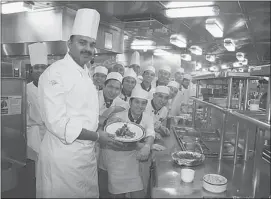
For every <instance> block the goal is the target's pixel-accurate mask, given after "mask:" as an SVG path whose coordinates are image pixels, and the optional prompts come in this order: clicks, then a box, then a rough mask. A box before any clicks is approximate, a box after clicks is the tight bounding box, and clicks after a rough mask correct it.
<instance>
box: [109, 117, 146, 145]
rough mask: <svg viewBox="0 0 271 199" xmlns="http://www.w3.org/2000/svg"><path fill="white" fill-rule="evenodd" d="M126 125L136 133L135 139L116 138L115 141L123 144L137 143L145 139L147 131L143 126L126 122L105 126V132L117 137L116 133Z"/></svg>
mask: <svg viewBox="0 0 271 199" xmlns="http://www.w3.org/2000/svg"><path fill="white" fill-rule="evenodd" d="M124 124H127V126H128V128H129V130H130V131H131V132H133V133H135V137H133V138H122V137H117V136H116V137H115V140H118V141H121V142H137V141H139V140H141V139H142V138H144V136H145V131H144V130H143V128H142V127H141V126H139V125H138V124H136V123H126V122H113V123H110V124H108V125H106V126H105V128H104V129H105V131H106V132H107V133H109V134H112V135H116V131H117V130H118V129H119V128H121V127H122V126H123V125H124Z"/></svg>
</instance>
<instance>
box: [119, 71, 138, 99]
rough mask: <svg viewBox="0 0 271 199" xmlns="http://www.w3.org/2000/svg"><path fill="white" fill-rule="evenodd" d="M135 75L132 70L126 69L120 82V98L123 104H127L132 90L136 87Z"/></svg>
mask: <svg viewBox="0 0 271 199" xmlns="http://www.w3.org/2000/svg"><path fill="white" fill-rule="evenodd" d="M136 81H137V75H136V73H135V72H134V70H133V69H132V68H127V69H126V70H125V73H124V77H123V80H122V90H121V94H120V98H121V99H122V100H124V101H125V102H129V99H130V97H131V94H132V90H133V89H134V87H135V86H136Z"/></svg>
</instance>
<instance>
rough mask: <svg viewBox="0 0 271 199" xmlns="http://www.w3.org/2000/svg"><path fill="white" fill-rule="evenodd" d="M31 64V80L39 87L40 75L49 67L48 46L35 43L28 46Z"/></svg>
mask: <svg viewBox="0 0 271 199" xmlns="http://www.w3.org/2000/svg"><path fill="white" fill-rule="evenodd" d="M28 50H29V56H30V64H31V70H30V73H31V78H32V80H33V84H34V85H35V86H36V87H38V82H39V78H40V75H41V74H42V73H43V71H44V70H45V69H46V68H47V66H48V59H47V54H48V52H47V46H46V44H44V43H34V44H30V45H29V46H28Z"/></svg>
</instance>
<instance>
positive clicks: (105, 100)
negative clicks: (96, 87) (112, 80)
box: [103, 94, 113, 108]
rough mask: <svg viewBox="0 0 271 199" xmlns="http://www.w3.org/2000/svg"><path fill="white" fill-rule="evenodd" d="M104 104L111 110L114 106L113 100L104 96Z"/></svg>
mask: <svg viewBox="0 0 271 199" xmlns="http://www.w3.org/2000/svg"><path fill="white" fill-rule="evenodd" d="M103 96H104V94H103ZM104 103H105V106H106V108H109V107H110V106H111V105H112V103H113V100H110V99H107V98H106V97H105V96H104Z"/></svg>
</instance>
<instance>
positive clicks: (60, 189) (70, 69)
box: [37, 54, 99, 198]
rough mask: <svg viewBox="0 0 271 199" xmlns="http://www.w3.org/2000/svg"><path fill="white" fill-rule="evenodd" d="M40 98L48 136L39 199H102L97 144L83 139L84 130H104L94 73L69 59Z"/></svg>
mask: <svg viewBox="0 0 271 199" xmlns="http://www.w3.org/2000/svg"><path fill="white" fill-rule="evenodd" d="M38 94H39V103H40V110H41V115H42V119H43V120H44V122H45V125H46V128H47V132H46V134H45V136H44V139H43V142H42V144H41V147H40V154H39V160H38V172H37V173H38V176H37V197H39V196H43V197H48V198H58V197H60V198H64V197H75V198H86V197H87V198H93V197H94V198H98V197H99V190H98V178H97V162H96V157H95V150H94V144H95V142H92V141H88V140H77V137H78V136H79V135H80V133H81V130H82V128H85V129H87V130H90V131H96V130H97V127H98V117H99V106H98V104H99V102H98V93H97V90H96V88H95V86H94V84H93V82H92V80H91V78H90V77H89V74H88V72H87V71H86V70H84V69H83V68H82V67H80V66H79V65H78V64H77V63H76V62H75V61H74V60H73V59H72V58H71V57H70V55H69V54H66V56H65V57H64V59H62V60H59V61H57V62H55V63H53V64H52V65H51V66H50V67H49V68H48V69H47V70H45V71H44V73H43V74H42V75H41V76H40V80H39V86H38ZM58 174H59V175H58Z"/></svg>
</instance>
